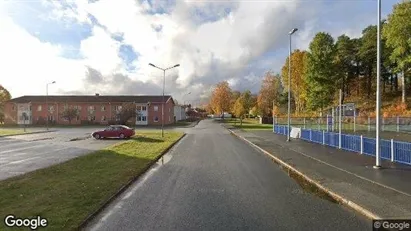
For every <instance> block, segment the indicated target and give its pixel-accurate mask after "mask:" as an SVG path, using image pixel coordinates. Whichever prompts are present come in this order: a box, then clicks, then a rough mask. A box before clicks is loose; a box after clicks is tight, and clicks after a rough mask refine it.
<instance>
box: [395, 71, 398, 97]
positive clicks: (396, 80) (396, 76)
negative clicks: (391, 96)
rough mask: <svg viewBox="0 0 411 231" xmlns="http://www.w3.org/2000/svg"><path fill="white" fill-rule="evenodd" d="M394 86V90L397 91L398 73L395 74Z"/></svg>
mask: <svg viewBox="0 0 411 231" xmlns="http://www.w3.org/2000/svg"><path fill="white" fill-rule="evenodd" d="M394 86H395V92H398V73H396V74H395V80H394Z"/></svg>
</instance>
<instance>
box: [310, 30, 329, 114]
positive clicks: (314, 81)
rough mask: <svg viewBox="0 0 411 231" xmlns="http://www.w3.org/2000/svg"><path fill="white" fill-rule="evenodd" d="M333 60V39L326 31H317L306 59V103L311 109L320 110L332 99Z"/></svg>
mask: <svg viewBox="0 0 411 231" xmlns="http://www.w3.org/2000/svg"><path fill="white" fill-rule="evenodd" d="M334 60H335V46H334V39H333V38H332V36H331V35H330V34H328V33H324V32H320V33H317V34H316V35H315V37H314V39H313V40H312V41H311V43H310V46H309V53H308V54H307V59H306V61H307V63H306V80H307V87H308V88H307V90H308V92H307V93H308V94H307V104H308V106H309V108H310V109H311V110H317V109H321V110H322V109H324V108H325V107H327V106H329V105H330V103H331V102H332V100H333V96H334V93H335V91H336V87H335V80H336V77H335V64H334Z"/></svg>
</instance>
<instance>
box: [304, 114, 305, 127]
mask: <svg viewBox="0 0 411 231" xmlns="http://www.w3.org/2000/svg"><path fill="white" fill-rule="evenodd" d="M304 129H305V117H304Z"/></svg>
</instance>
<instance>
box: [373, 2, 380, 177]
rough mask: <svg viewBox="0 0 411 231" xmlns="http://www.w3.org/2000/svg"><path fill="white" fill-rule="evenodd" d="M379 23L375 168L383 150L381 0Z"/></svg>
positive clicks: (378, 9)
mask: <svg viewBox="0 0 411 231" xmlns="http://www.w3.org/2000/svg"><path fill="white" fill-rule="evenodd" d="M377 5H378V6H377V11H378V24H377V94H376V95H377V99H376V101H377V102H376V109H375V114H376V117H377V118H376V126H375V141H376V142H375V166H374V168H375V169H379V168H381V152H380V122H381V118H380V114H381V95H380V94H381V93H380V79H381V76H380V75H381V0H378V4H377Z"/></svg>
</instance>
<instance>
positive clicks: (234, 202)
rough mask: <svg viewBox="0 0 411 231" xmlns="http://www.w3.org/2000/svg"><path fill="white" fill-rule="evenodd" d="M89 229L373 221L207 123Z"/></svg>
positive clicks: (287, 226)
mask: <svg viewBox="0 0 411 231" xmlns="http://www.w3.org/2000/svg"><path fill="white" fill-rule="evenodd" d="M187 133H188V135H187V136H186V137H185V138H184V139H183V140H181V142H180V143H179V144H177V145H176V146H175V147H174V148H173V149H172V151H171V152H170V154H168V156H167V158H166V159H165V162H164V163H165V164H164V165H162V166H157V167H156V168H154V169H152V170H151V171H149V172H148V174H146V175H145V177H143V178H141V179H140V181H138V182H137V183H136V184H134V185H132V186H131V188H130V189H129V190H126V192H124V194H123V195H122V196H120V197H119V198H118V199H117V200H115V201H114V202H113V203H112V204H111V205H110V206H109V207H108V208H107V209H105V210H104V211H103V212H102V213H101V214H100V215H99V216H98V217H97V218H96V219H95V220H94V222H92V223H91V225H90V226H89V227H88V228H87V230H142V231H144V230H182V231H183V230H213V231H215V230H369V229H370V228H371V221H369V220H367V219H366V218H365V217H363V216H361V215H358V214H356V213H355V212H353V211H351V210H348V209H347V208H345V207H342V206H340V205H338V204H335V203H332V202H329V201H327V200H324V199H321V198H319V197H317V196H316V195H313V194H311V193H308V192H305V191H304V190H303V189H302V188H300V186H299V185H298V184H297V183H296V182H295V181H294V180H292V179H291V178H290V177H289V176H287V174H286V173H285V172H284V171H283V170H282V169H280V168H279V167H278V165H276V164H274V163H272V161H271V160H270V159H268V158H267V157H266V156H264V155H263V154H262V153H260V152H258V151H256V150H255V149H254V148H252V147H251V146H249V145H247V144H246V143H244V142H242V141H240V140H238V139H237V138H236V137H234V136H232V135H231V134H229V132H228V131H227V130H226V129H224V128H222V127H221V125H219V124H217V123H214V122H212V121H210V120H205V121H201V122H200V123H199V125H197V126H196V127H195V128H192V129H190V130H188V131H187Z"/></svg>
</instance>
